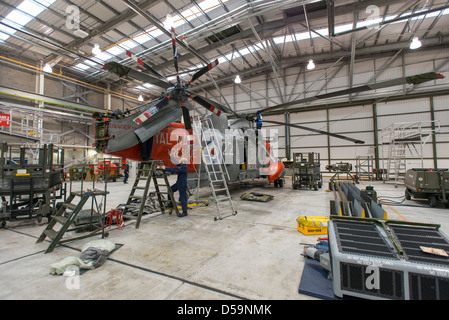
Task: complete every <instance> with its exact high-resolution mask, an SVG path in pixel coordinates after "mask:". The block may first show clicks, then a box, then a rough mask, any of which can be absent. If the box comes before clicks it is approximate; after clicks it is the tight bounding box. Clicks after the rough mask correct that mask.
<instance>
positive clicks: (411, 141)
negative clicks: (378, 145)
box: [381, 121, 440, 187]
mask: <svg viewBox="0 0 449 320" xmlns="http://www.w3.org/2000/svg"><path fill="white" fill-rule="evenodd" d="M439 131H440V122H439V121H417V122H395V123H393V124H391V125H390V126H388V127H385V128H384V129H382V132H381V142H382V168H384V169H385V170H386V173H385V174H384V175H383V180H384V182H387V181H388V182H389V181H394V184H395V187H398V185H399V183H403V180H404V175H405V172H406V171H407V165H408V164H411V163H410V162H412V161H414V162H415V163H416V165H415V166H414V167H416V168H423V167H424V155H423V150H424V146H425V144H426V143H427V142H428V141H429V139H431V137H432V135H433V134H435V133H438V132H439Z"/></svg>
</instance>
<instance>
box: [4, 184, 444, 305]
mask: <svg viewBox="0 0 449 320" xmlns="http://www.w3.org/2000/svg"><path fill="white" fill-rule="evenodd" d="M174 178H175V177H170V179H171V180H172V179H174ZM132 183H133V181H130V183H129V184H126V185H125V184H123V183H121V182H116V183H108V185H107V187H108V191H109V192H110V193H109V195H108V197H107V202H106V203H107V209H108V210H110V209H113V208H115V207H116V206H117V205H118V204H121V203H124V202H126V199H127V198H128V195H129V191H130V189H131V187H132ZM327 185H328V184H327V179H325V182H324V186H323V188H322V189H320V190H318V191H313V190H293V189H292V187H291V179H289V178H287V181H286V185H285V186H284V188H281V189H280V188H274V186H273V185H268V183H267V182H266V181H264V180H254V181H249V182H248V183H245V184H235V185H233V186H232V188H231V193H232V196H233V200H234V204H235V206H236V209H237V211H238V214H237V215H235V216H231V217H227V218H225V219H223V220H219V221H214V219H213V218H214V217H215V216H216V212H215V211H216V208H215V204H214V203H211V205H209V206H208V207H194V208H193V209H192V210H189V215H188V216H187V217H184V218H178V217H176V215H174V214H173V215H169V214H160V213H155V214H151V215H146V216H144V218H143V219H142V223H141V225H140V228H139V229H136V228H135V221H134V220H127V221H126V226H125V228H124V229H122V230H118V229H117V228H116V227H115V226H114V227H113V228H112V229H111V230H110V232H109V236H108V237H107V238H106V239H107V240H109V241H112V242H114V243H117V244H122V245H123V246H122V247H121V248H119V249H118V250H117V251H115V252H114V253H113V254H112V255H111V256H110V258H109V259H108V260H107V261H106V263H105V264H104V265H102V266H101V267H100V268H97V269H95V270H89V271H87V272H85V273H82V274H81V276H80V277H79V278H78V279H79V288H76V289H73V288H71V286H70V283H69V285H67V283H68V282H67V279H69V278H67V277H63V276H55V275H50V274H49V271H50V264H52V263H55V262H58V261H60V260H62V259H63V258H65V257H68V256H75V257H79V255H80V250H81V248H82V246H83V245H84V244H86V243H87V242H89V241H92V240H95V239H100V237H99V236H95V237H93V238H88V239H83V240H75V241H72V242H68V243H66V244H65V245H61V246H58V247H56V249H55V250H54V251H53V252H51V253H48V254H44V251H45V250H46V249H47V247H48V245H49V242H48V241H44V242H43V243H39V244H36V243H35V242H36V239H37V237H39V235H40V234H41V233H42V230H43V229H44V228H45V225H46V224H45V221H43V222H42V223H40V224H38V223H37V222H35V221H34V220H33V221H23V222H8V224H7V226H6V228H4V229H0V239H1V246H0V299H86V300H87V299H158V300H162V299H164V300H189V299H196V300H202V299H209V300H229V299H231V300H232V299H256V300H259V299H266V300H316V299H315V298H312V297H309V296H306V295H301V294H299V293H298V287H299V283H300V279H301V276H302V270H303V267H304V257H303V256H302V255H301V253H302V250H303V246H302V245H301V243H310V244H315V243H316V240H317V236H316V235H315V236H305V235H303V234H301V233H300V232H298V231H297V222H296V219H297V217H299V216H322V215H328V214H329V200H330V199H331V196H332V194H331V193H330V192H326V189H327ZM366 185H373V186H374V187H375V190H376V191H377V192H378V195H379V196H380V197H381V198H382V197H385V198H386V197H399V196H402V195H403V193H404V189H403V188H402V187H399V188H395V187H394V185H392V184H383V183H382V182H377V181H375V182H368V181H362V184H359V185H358V187H359V188H360V189H363V188H364V187H365V186H366ZM84 187H85V188H88V187H89V184H85V185H84ZM96 187H97V188H99V189H102V188H103V185H102V184H97V185H96ZM74 190H76V185H75V184H74ZM248 191H254V192H260V193H266V194H271V195H274V199H273V200H272V201H270V202H268V203H260V202H250V201H244V200H241V199H240V195H241V194H243V193H244V192H248ZM200 196H201V197H200V198H201V199H202V200H207V199H208V196H209V189H208V188H202V189H201V192H200ZM397 199H398V198H395V200H397ZM403 204H407V205H413V207H412V206H394V207H393V206H387V205H384V208H385V210H386V211H387V213H388V216H389V218H390V219H394V220H407V221H411V222H426V223H436V224H441V226H442V231H443V232H444V233H446V234H449V209H445V208H444V207H438V208H429V207H427V206H426V205H425V204H424V203H423V202H417V201H405V202H404V203H403ZM416 206H420V207H416ZM44 220H45V219H44Z"/></svg>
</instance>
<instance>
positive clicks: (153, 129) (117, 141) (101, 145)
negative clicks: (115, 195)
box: [92, 28, 444, 187]
mask: <svg viewBox="0 0 449 320" xmlns="http://www.w3.org/2000/svg"><path fill="white" fill-rule="evenodd" d="M171 37H172V49H173V62H174V67H175V70H176V81H174V82H172V81H169V80H168V79H167V78H166V77H165V76H163V75H162V74H160V73H159V72H158V71H157V70H155V69H154V68H153V67H151V66H150V65H148V64H147V63H145V62H143V61H142V60H140V59H139V58H138V57H137V56H135V55H134V54H133V53H131V52H129V51H127V55H128V56H129V57H130V58H131V59H132V60H134V61H135V62H136V63H138V64H139V65H140V66H141V67H144V68H145V69H147V70H148V71H149V72H151V73H152V75H150V74H148V73H144V72H140V71H136V70H134V69H132V68H129V67H127V66H125V65H122V64H119V63H117V62H107V63H106V64H105V65H104V66H103V69H105V70H107V71H109V72H111V73H113V74H116V75H118V76H119V77H129V78H133V79H136V80H139V81H143V82H145V83H150V84H153V85H156V86H158V87H161V88H163V89H164V91H163V92H162V93H161V95H160V97H159V98H158V99H156V100H153V101H151V102H148V103H144V104H142V105H139V106H137V107H135V108H134V109H132V110H125V111H124V112H123V111H121V110H116V111H114V112H110V113H106V112H105V113H94V114H93V115H92V118H93V119H94V120H95V143H94V147H95V148H96V151H97V152H100V153H106V154H110V155H114V156H117V157H121V158H122V159H128V160H134V161H138V162H140V161H147V160H162V162H163V163H164V165H165V166H167V167H174V166H176V165H177V164H178V163H179V160H180V158H181V157H186V158H187V159H188V172H189V175H191V178H190V179H189V181H192V182H191V183H194V184H195V185H196V184H197V182H195V179H194V177H197V175H198V174H200V186H205V185H207V183H208V181H207V177H206V176H204V175H201V172H199V170H198V166H199V165H200V164H201V161H202V160H201V159H202V158H201V150H200V148H199V145H200V143H201V137H200V139H198V137H194V136H195V135H196V136H198V135H201V134H205V133H204V131H199V130H198V128H197V127H196V126H200V123H201V122H195V121H192V118H191V117H190V111H191V110H193V106H192V104H191V101H194V102H196V103H197V104H198V105H199V106H201V107H203V108H205V109H206V110H209V111H210V113H209V114H207V115H206V116H205V118H206V119H208V120H207V121H209V122H210V123H212V124H211V125H210V126H209V127H208V128H209V129H210V128H213V131H214V133H213V134H216V136H218V137H219V140H221V141H222V142H223V144H222V145H221V146H218V145H215V148H220V149H221V151H220V150H218V149H217V150H218V152H217V154H218V153H219V152H223V153H222V154H224V155H225V156H227V158H226V157H225V161H224V163H225V165H226V169H227V172H228V177H227V179H228V180H229V181H228V182H238V181H242V180H246V179H254V178H262V177H263V178H267V180H268V181H269V182H270V183H271V182H273V183H274V185H275V186H276V187H282V186H283V175H284V171H285V167H284V164H283V163H282V162H280V161H278V160H277V159H276V156H275V154H274V152H273V151H274V148H273V142H274V141H275V140H276V136H273V135H272V134H271V133H270V134H267V133H266V132H265V133H262V129H261V123H262V114H263V113H264V112H268V111H272V110H275V109H283V108H288V107H289V106H292V105H297V104H302V103H308V102H311V101H314V100H318V99H328V98H333V97H337V96H343V95H348V94H353V93H358V92H363V91H368V90H376V89H380V88H386V87H392V86H396V85H404V84H414V85H417V84H420V83H423V82H427V81H431V80H435V79H441V78H444V76H443V75H441V74H439V73H435V72H430V73H425V74H419V75H415V76H410V77H403V78H398V79H394V80H389V81H385V82H378V83H374V84H368V85H363V86H359V87H353V88H350V89H346V90H341V91H336V92H331V93H327V94H322V95H317V96H315V97H309V98H305V99H301V100H296V101H291V102H287V103H283V104H279V105H275V106H271V107H268V108H265V109H262V110H258V111H256V112H253V113H249V114H237V113H236V112H235V111H234V110H232V109H230V108H228V107H226V106H224V105H222V104H219V103H217V102H215V101H212V100H210V99H208V98H206V97H203V96H200V95H198V94H196V93H194V92H193V90H192V89H190V86H191V85H192V84H193V83H194V82H195V81H196V80H197V79H199V78H200V77H201V76H203V75H205V74H206V73H207V72H208V71H210V70H211V69H212V68H214V67H215V66H216V65H218V59H217V60H215V61H213V62H211V63H209V64H207V65H206V66H204V67H203V68H201V69H199V70H198V71H197V72H196V73H194V74H193V76H192V78H191V80H190V81H188V82H184V81H181V79H180V77H179V69H178V53H177V47H176V42H177V39H176V37H175V31H174V29H173V28H172V29H171ZM228 117H229V119H228ZM181 118H182V119H183V122H184V123H180V122H177V121H178V120H179V119H181ZM263 122H264V123H272V124H277V125H286V126H290V127H294V128H299V129H303V130H308V131H311V132H315V133H319V134H325V135H329V136H332V137H335V138H340V139H344V140H348V141H351V142H353V143H356V144H363V143H364V141H361V140H358V139H353V138H351V137H347V136H343V135H339V134H335V133H330V132H326V131H322V130H317V129H313V128H309V127H304V126H301V125H297V124H291V123H283V122H277V121H270V120H264V121H263ZM256 123H257V125H256V127H255V124H256ZM268 136H269V137H268ZM210 141H212V139H210ZM229 146H231V147H230V148H229ZM227 149H229V150H230V151H229V150H227ZM192 187H193V186H192Z"/></svg>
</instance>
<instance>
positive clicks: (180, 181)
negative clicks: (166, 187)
mask: <svg viewBox="0 0 449 320" xmlns="http://www.w3.org/2000/svg"><path fill="white" fill-rule="evenodd" d="M161 169H162V170H165V171H166V172H169V173H176V174H178V178H177V180H176V183H175V184H174V185H172V186H171V191H172V193H173V192H176V191H179V201H180V202H181V207H182V213H180V214H179V217H185V216H186V215H187V159H186V158H182V159H181V161H180V164H179V165H178V167H176V168H167V167H165V166H161ZM168 198H169V199H168V200H171V199H170V195H169V196H168Z"/></svg>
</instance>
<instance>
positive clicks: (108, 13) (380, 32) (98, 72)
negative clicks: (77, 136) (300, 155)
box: [0, 0, 449, 147]
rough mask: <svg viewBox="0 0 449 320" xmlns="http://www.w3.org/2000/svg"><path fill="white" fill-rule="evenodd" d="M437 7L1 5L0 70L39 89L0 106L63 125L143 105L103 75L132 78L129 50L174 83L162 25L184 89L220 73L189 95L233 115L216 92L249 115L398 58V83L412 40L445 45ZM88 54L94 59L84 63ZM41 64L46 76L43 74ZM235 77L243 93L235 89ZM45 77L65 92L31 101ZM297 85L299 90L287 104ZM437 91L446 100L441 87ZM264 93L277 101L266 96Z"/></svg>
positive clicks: (241, 1) (217, 2)
mask: <svg viewBox="0 0 449 320" xmlns="http://www.w3.org/2000/svg"><path fill="white" fill-rule="evenodd" d="M448 8H449V2H448V1H446V0H406V1H404V0H389V1H387V0H370V1H356V0H344V1H338V2H336V1H334V0H321V1H320V0H302V1H297V0H294V1H293V0H282V1H273V0H204V1H190V0H142V1H139V2H136V1H134V0H121V1H113V0H98V1H88V0H85V1H76V2H74V1H73V0H45V1H44V0H7V1H3V2H2V6H1V7H0V51H1V52H2V53H1V54H0V64H2V65H7V66H11V67H14V68H18V69H20V70H28V71H33V72H36V70H37V74H38V75H37V77H36V78H37V79H36V82H37V83H39V85H37V86H36V91H35V92H32V93H31V92H26V91H24V90H20V89H18V88H8V87H4V86H3V87H1V88H0V98H2V99H3V98H5V99H6V98H7V99H8V100H10V99H12V100H15V101H14V102H17V101H20V103H22V104H23V101H24V100H23V99H22V98H24V97H25V98H26V99H28V100H27V101H36V99H37V98H39V99H40V101H41V102H40V103H38V104H37V106H38V108H39V109H38V110H39V111H40V112H41V113H42V115H43V116H45V115H48V114H49V113H51V112H55V111H56V110H63V111H64V112H68V113H70V117H72V118H76V117H79V116H80V114H88V113H89V112H92V111H96V110H97V109H106V108H108V107H109V106H110V99H111V96H116V97H119V98H121V99H123V101H124V103H125V104H126V103H139V102H138V101H137V96H138V95H143V97H144V99H145V100H149V99H153V98H155V97H157V96H158V95H159V93H160V91H161V89H160V88H158V87H155V86H152V85H149V84H146V83H142V82H138V81H136V80H132V79H129V78H118V77H117V76H115V75H112V74H111V73H108V72H106V71H105V70H103V69H102V66H103V65H104V63H105V62H106V61H117V62H120V63H121V64H124V65H127V66H133V67H134V66H135V64H134V63H135V62H134V60H132V59H131V58H130V57H129V56H128V55H127V54H126V51H127V50H129V51H131V52H132V53H133V54H134V55H136V56H137V57H138V58H139V59H141V60H142V61H144V62H145V63H146V64H148V65H150V66H151V67H152V68H154V69H156V70H157V71H158V72H160V73H161V74H164V75H165V76H167V77H168V78H169V79H170V77H175V76H176V72H175V70H174V69H173V63H172V61H171V59H172V58H171V57H172V56H171V52H170V51H171V50H170V46H171V38H170V35H169V25H170V24H171V25H172V26H174V28H175V31H176V36H177V41H178V48H179V53H178V64H179V68H180V70H181V72H180V76H181V78H183V77H185V79H189V78H190V76H191V73H193V72H195V71H197V70H198V69H199V68H201V67H203V66H204V65H205V64H206V63H207V62H209V61H212V60H214V59H218V60H219V62H220V64H219V65H218V66H217V67H216V68H214V70H212V71H211V72H210V74H209V77H204V79H202V80H201V81H199V82H198V85H196V86H194V87H192V88H191V90H192V91H194V92H198V93H200V92H211V91H213V92H214V93H215V98H217V99H219V100H221V101H220V102H221V103H223V104H225V105H227V106H229V107H231V108H232V109H234V110H235V109H236V108H237V107H238V105H239V102H238V101H236V100H235V99H233V101H232V102H229V101H228V100H230V99H228V97H229V93H228V92H224V91H223V88H224V87H226V86H229V85H233V86H234V87H233V88H234V90H235V88H236V87H238V88H239V90H242V91H243V92H245V93H246V94H248V95H250V96H251V97H253V98H255V97H257V98H259V99H260V98H262V99H264V100H265V101H266V102H264V103H263V104H264V105H259V106H258V107H268V106H270V105H274V104H277V103H284V102H290V101H293V100H295V99H297V98H299V97H301V95H302V96H306V95H307V94H309V95H310V94H312V95H318V94H320V93H322V92H323V91H327V90H328V89H327V87H328V85H329V84H330V83H331V82H332V81H333V80H335V78H336V76H337V75H338V74H339V73H340V72H342V71H345V70H347V79H346V80H347V84H348V86H349V87H352V86H353V85H355V83H356V77H357V74H356V68H355V65H356V63H357V62H360V61H365V60H369V59H373V58H380V57H382V58H385V62H384V63H383V64H382V65H381V66H376V69H375V73H374V74H373V76H372V77H370V78H369V79H366V83H372V82H375V81H377V80H378V79H379V78H381V77H383V76H384V73H385V72H386V71H387V70H388V69H389V67H391V66H392V65H393V64H394V63H397V62H398V61H399V60H401V59H402V66H403V69H404V72H403V73H406V72H405V68H406V64H405V62H404V59H405V58H404V57H405V54H406V53H407V52H409V51H410V50H409V44H410V42H411V41H412V39H413V38H415V37H418V38H419V39H420V40H421V42H422V43H423V47H422V48H421V49H420V50H432V49H437V48H445V47H447V46H448V45H449V31H448V30H449V28H447V26H448V25H449V15H448V13H449V10H447V9H448ZM169 21H171V23H170V22H169ZM96 46H98V47H99V48H100V49H101V52H100V53H96V54H94V53H92V49H93V48H94V47H96ZM311 59H313V60H314V63H315V64H316V65H326V67H325V68H324V69H320V75H319V76H318V77H316V75H314V76H313V77H312V78H310V79H308V81H305V80H306V78H307V77H308V75H307V71H308V70H307V69H306V65H307V63H308V62H309V60H311ZM448 62H449V57H448V58H447V60H445V61H443V62H442V63H439V64H438V65H435V66H434V69H435V70H434V71H439V70H441V69H442V68H444V67H445V66H446V65H447V63H448ZM46 64H49V65H50V66H52V68H53V73H51V74H50V73H44V72H43V71H42V70H43V68H44V66H45V65H46ZM291 68H300V70H302V71H301V72H299V73H298V74H297V75H296V76H295V77H293V78H294V79H293V81H292V79H291V77H287V76H286V73H287V70H289V69H291ZM321 70H322V71H321ZM236 75H239V76H240V77H241V78H242V79H243V82H242V83H240V84H234V79H235V77H236ZM260 76H264V77H265V79H266V80H265V88H254V87H253V86H252V85H249V84H248V82H249V81H250V80H251V79H255V78H258V77H260ZM44 78H52V79H56V80H60V81H61V82H62V81H64V84H63V88H64V91H65V94H64V95H63V96H62V95H61V97H58V98H57V99H56V98H54V97H52V98H51V99H48V97H46V92H43V90H42V88H43V86H42V84H43V82H44ZM318 83H319V84H320V85H319V87H318V86H317V84H318ZM73 84H75V87H73V86H72V85H73ZM301 85H304V88H302V89H304V90H301V92H300V93H298V91H297V89H298V88H300V87H301ZM264 89H266V92H264ZM415 89H416V88H415V86H412V87H405V86H404V87H403V90H402V91H401V92H399V95H403V96H406V95H409V94H412V93H414V92H413V91H414V90H415ZM441 89H446V90H447V85H446V86H444V85H443V86H439V87H438V90H441ZM11 90H14V92H12V91H11ZM270 90H274V91H275V92H276V96H275V97H273V96H272V95H271V94H269V91H270ZM92 92H99V93H102V94H104V95H105V100H104V102H105V103H104V105H102V104H100V105H98V101H97V102H95V105H92V102H91V100H90V99H89V96H90V95H91V94H92ZM392 94H394V95H398V92H397V89H391V91H389V90H387V91H386V92H384V95H383V96H382V98H385V96H388V95H392ZM17 97H21V98H20V99H19V98H17ZM361 98H362V99H363V97H360V96H359V95H358V94H353V95H349V96H347V97H344V99H345V100H346V101H348V102H353V101H357V100H358V99H361ZM108 99H109V103H108V102H107V101H108ZM329 102H330V103H332V102H333V101H329ZM325 103H327V102H326V101H325ZM295 107H301V106H300V105H298V106H292V108H295ZM248 108H250V107H248ZM290 109H291V108H290ZM284 112H285V110H278V111H277V113H284ZM36 119H37V120H38V119H39V115H37V118H36ZM37 123H39V121H37ZM37 126H38V124H37ZM286 130H287V131H289V130H288V129H287V128H286ZM287 134H288V132H287ZM286 147H289V146H286Z"/></svg>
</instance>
